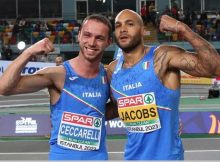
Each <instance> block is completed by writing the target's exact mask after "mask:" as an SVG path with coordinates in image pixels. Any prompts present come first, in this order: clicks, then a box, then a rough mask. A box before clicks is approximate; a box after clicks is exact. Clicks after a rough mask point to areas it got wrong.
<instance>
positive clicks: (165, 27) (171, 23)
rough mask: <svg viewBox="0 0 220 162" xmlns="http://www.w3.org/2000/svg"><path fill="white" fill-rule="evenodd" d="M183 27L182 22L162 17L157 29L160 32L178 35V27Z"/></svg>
mask: <svg viewBox="0 0 220 162" xmlns="http://www.w3.org/2000/svg"><path fill="white" fill-rule="evenodd" d="M181 25H183V23H182V22H180V21H178V20H176V19H174V18H172V17H170V16H168V15H163V16H162V17H161V21H160V26H159V29H160V31H161V32H168V31H169V32H173V33H178V32H179V31H180V27H181Z"/></svg>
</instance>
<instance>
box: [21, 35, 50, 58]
mask: <svg viewBox="0 0 220 162" xmlns="http://www.w3.org/2000/svg"><path fill="white" fill-rule="evenodd" d="M53 51H54V46H53V43H52V42H51V41H50V40H49V39H48V38H44V39H42V40H40V41H38V42H37V43H35V44H33V45H31V46H30V47H29V48H27V49H26V50H25V52H27V53H29V54H31V55H32V56H36V55H44V54H48V53H49V52H53Z"/></svg>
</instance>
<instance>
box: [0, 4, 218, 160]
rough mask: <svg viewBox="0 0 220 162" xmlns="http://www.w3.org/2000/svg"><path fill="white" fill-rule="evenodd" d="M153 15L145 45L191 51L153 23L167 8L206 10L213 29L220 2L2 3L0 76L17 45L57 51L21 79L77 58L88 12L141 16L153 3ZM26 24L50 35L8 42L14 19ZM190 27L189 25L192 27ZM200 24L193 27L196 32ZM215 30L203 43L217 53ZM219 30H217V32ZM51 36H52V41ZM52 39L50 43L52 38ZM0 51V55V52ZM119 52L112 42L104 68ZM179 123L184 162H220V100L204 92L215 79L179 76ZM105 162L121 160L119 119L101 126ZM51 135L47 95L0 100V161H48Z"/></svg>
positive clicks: (29, 32)
mask: <svg viewBox="0 0 220 162" xmlns="http://www.w3.org/2000/svg"><path fill="white" fill-rule="evenodd" d="M152 3H153V5H154V7H155V10H154V11H155V12H156V18H155V22H156V26H154V25H153V24H152V23H151V22H150V23H146V24H145V25H146V35H145V36H144V41H145V44H146V45H159V44H162V43H166V44H172V45H178V46H180V47H183V48H185V49H187V50H193V49H192V47H191V45H189V44H188V43H187V42H185V41H184V39H182V37H181V36H179V35H175V34H172V33H166V34H161V33H160V32H159V31H158V30H157V25H158V24H157V22H158V20H159V17H160V15H161V14H162V13H164V12H165V11H166V10H167V9H170V10H171V9H173V11H174V9H178V10H177V12H179V11H180V10H181V9H182V10H183V11H184V12H188V13H192V11H195V12H196V14H197V17H198V18H200V17H201V15H202V13H203V12H204V11H205V12H206V15H207V21H208V25H212V24H215V25H216V24H217V25H218V23H216V22H218V20H219V19H220V16H219V10H220V1H218V0H155V1H152V0H151V1H149V0H130V1H128V0H106V1H103V0H101V1H100V0H1V1H0V6H1V7H0V8H1V10H0V21H1V22H3V21H7V22H8V24H3V23H1V24H0V33H1V35H0V36H1V43H0V46H1V49H2V47H3V46H5V47H8V48H10V49H11V50H12V55H13V57H12V58H11V59H10V60H0V75H1V74H2V73H3V72H4V70H5V68H6V67H7V66H8V64H9V63H10V62H11V61H12V60H13V59H14V58H16V57H17V56H18V55H19V54H20V52H22V51H21V50H19V49H18V48H17V43H18V42H19V41H25V43H26V47H28V46H29V45H31V44H32V43H34V42H35V41H37V40H39V39H41V38H42V37H45V36H47V37H49V38H50V39H51V40H53V41H54V44H55V47H56V50H55V52H53V53H51V54H50V55H49V56H48V58H47V62H40V61H37V62H31V63H29V64H28V65H27V66H26V68H25V69H24V70H23V72H22V73H23V74H32V73H34V72H35V71H36V70H39V69H40V68H43V67H46V66H54V63H53V61H54V57H56V56H57V55H62V56H63V57H64V58H65V60H67V59H70V58H73V57H75V56H76V55H77V52H78V50H79V46H78V43H77V39H76V35H77V32H78V29H79V27H80V23H81V22H82V19H83V18H84V17H85V16H87V15H89V14H91V13H102V14H104V15H106V16H108V17H109V18H111V16H112V17H114V15H115V14H117V12H119V11H120V10H122V9H124V8H129V9H132V10H134V11H137V12H140V10H141V7H142V6H143V5H144V4H147V5H150V4H152ZM18 19H19V20H20V19H25V21H28V22H30V23H31V24H32V25H33V24H35V25H36V22H46V23H48V24H50V25H52V26H55V27H56V29H55V32H54V35H53V34H51V33H53V32H50V31H44V32H42V31H40V32H39V33H37V32H36V31H33V30H32V28H31V30H29V28H28V29H27V28H25V29H24V31H25V36H27V37H24V33H22V32H21V31H19V32H18V33H17V34H16V36H15V37H13V36H12V35H13V34H12V32H13V27H14V25H15V23H16V20H18ZM191 25H192V26H191V27H192V28H193V24H191ZM200 25H201V24H197V26H195V29H194V30H195V31H196V32H200V30H201V26H200ZM219 29H220V25H219V27H218V26H208V28H207V35H205V39H207V40H208V41H210V42H211V43H212V44H213V46H215V48H216V49H217V50H218V51H220V42H219V41H220V35H219V33H218V32H219V31H220V30H219ZM218 30H219V31H218ZM63 31H65V32H66V31H69V32H71V38H69V41H64V36H63V35H62V34H63ZM52 36H53V37H52ZM54 37H55V40H54V39H53V38H54ZM1 52H2V51H1ZM118 52H119V49H118V48H117V47H116V45H115V43H113V44H112V45H111V46H110V47H109V48H107V50H106V51H105V53H104V57H103V60H102V62H103V63H104V64H107V63H109V62H110V61H111V60H112V59H113V58H114V56H117V54H118ZM181 77H182V78H181V82H182V87H181V93H182V97H181V102H180V118H181V121H182V123H183V132H182V134H181V137H182V139H183V142H184V147H185V150H186V156H185V159H186V160H220V139H219V138H220V99H219V98H214V99H208V90H209V87H210V86H211V84H212V83H213V81H215V80H217V81H218V80H219V78H211V79H208V78H198V77H192V76H189V75H187V74H185V73H182V75H181ZM106 126H107V132H108V137H107V139H108V140H107V141H108V147H109V149H108V150H109V156H110V160H122V158H123V147H124V142H125V141H126V137H125V135H124V134H125V129H124V128H123V124H122V122H121V121H120V120H117V119H116V120H113V121H108V122H106ZM49 134H50V121H49V98H48V94H47V90H42V91H39V92H36V93H32V94H23V95H14V96H10V97H5V96H0V160H47V154H48V150H49V145H48V139H49Z"/></svg>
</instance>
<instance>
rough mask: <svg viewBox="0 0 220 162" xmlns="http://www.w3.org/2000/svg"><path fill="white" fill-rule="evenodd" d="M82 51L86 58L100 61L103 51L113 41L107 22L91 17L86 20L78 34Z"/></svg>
mask: <svg viewBox="0 0 220 162" xmlns="http://www.w3.org/2000/svg"><path fill="white" fill-rule="evenodd" d="M78 40H79V46H80V52H79V54H80V55H81V56H83V57H84V59H86V60H88V61H90V62H92V61H97V60H98V61H100V60H101V58H102V54H103V51H104V50H105V48H106V47H108V46H109V45H110V43H111V38H110V36H109V28H108V26H107V25H106V24H104V23H102V22H100V21H98V20H95V19H90V20H86V21H85V22H84V23H83V25H82V28H81V30H80V32H79V34H78Z"/></svg>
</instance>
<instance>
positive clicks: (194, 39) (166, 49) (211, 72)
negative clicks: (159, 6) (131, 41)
mask: <svg viewBox="0 0 220 162" xmlns="http://www.w3.org/2000/svg"><path fill="white" fill-rule="evenodd" d="M160 30H161V31H162V32H165V31H171V32H174V33H179V34H182V35H183V36H184V37H185V39H186V40H187V41H188V42H189V43H190V44H191V45H192V47H193V48H194V50H195V53H193V52H189V51H185V50H184V49H181V48H179V47H176V46H162V47H161V48H160V49H159V50H158V52H157V54H158V55H159V57H158V60H160V61H159V62H162V60H163V62H164V63H167V68H161V69H164V70H167V69H173V68H174V69H179V70H182V71H184V72H186V73H188V74H190V75H193V76H200V77H215V76H220V66H219V65H220V56H219V54H218V52H217V51H216V50H215V49H214V47H213V46H212V45H211V44H210V43H209V42H208V41H206V40H204V39H203V38H202V37H200V36H199V35H198V34H196V33H194V32H193V31H192V30H191V29H190V28H189V27H188V26H187V25H186V24H184V23H182V22H179V21H177V20H175V19H173V18H171V17H169V16H167V15H164V16H162V18H161V23H160ZM164 70H161V73H163V71H164Z"/></svg>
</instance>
